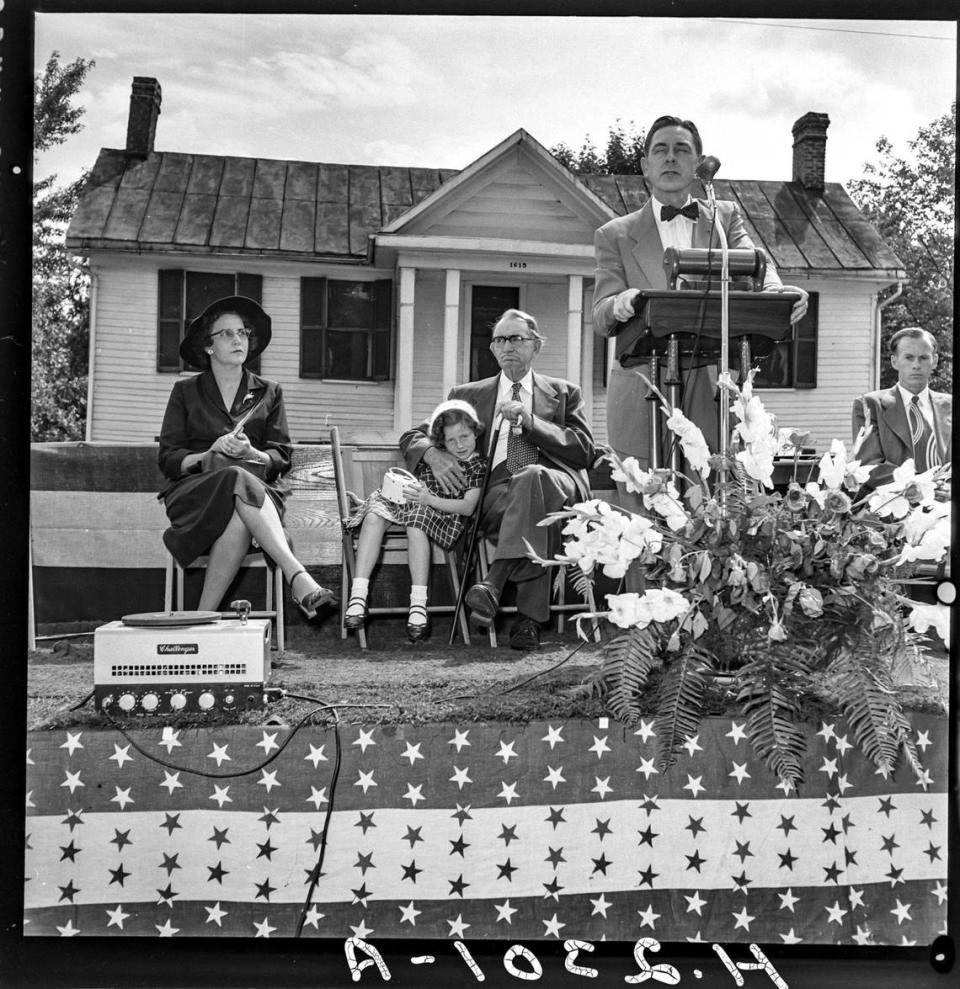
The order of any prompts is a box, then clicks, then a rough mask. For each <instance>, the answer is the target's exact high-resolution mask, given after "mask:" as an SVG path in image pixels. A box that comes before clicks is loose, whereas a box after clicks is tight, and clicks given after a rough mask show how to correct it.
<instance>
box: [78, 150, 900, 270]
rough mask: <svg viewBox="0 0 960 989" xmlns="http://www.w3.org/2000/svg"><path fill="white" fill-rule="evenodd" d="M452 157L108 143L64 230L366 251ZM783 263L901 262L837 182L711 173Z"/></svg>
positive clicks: (136, 244) (627, 197)
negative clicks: (410, 159)
mask: <svg viewBox="0 0 960 989" xmlns="http://www.w3.org/2000/svg"><path fill="white" fill-rule="evenodd" d="M458 174H460V173H459V172H458V171H456V170H451V169H433V168H402V167H387V166H375V165H343V164H327V163H321V162H303V161H287V160H281V159H266V158H237V157H227V156H217V155H191V154H182V153H177V152H168V151H153V152H151V153H150V154H149V155H148V156H147V157H146V158H145V159H142V158H136V157H131V156H129V155H128V154H126V153H125V152H124V151H122V150H116V149H109V148H104V149H102V150H101V151H100V155H99V157H98V158H97V162H96V164H95V165H94V167H93V170H92V171H91V173H90V175H89V177H88V180H87V182H86V185H85V186H84V190H83V193H82V195H81V198H80V203H79V205H78V208H77V211H76V213H75V214H74V216H73V219H72V220H71V223H70V226H69V230H68V232H67V244H68V246H69V247H71V248H73V249H74V250H79V251H87V250H93V249H112V250H129V251H138V252H142V251H164V252H189V253H192V254H253V255H263V256H270V257H275V258H298V259H303V260H331V261H342V262H351V263H364V262H365V261H367V260H368V258H369V243H370V238H371V237H373V236H375V235H376V234H377V232H378V231H380V230H381V229H382V228H383V227H385V226H387V225H388V224H389V223H391V222H392V221H394V220H396V219H397V218H398V217H400V216H402V214H404V213H405V212H407V210H409V209H410V208H411V207H414V206H416V205H417V204H418V203H420V202H421V201H422V200H424V199H425V198H426V197H427V196H429V195H430V194H431V193H433V192H434V191H435V190H437V189H438V188H439V187H440V186H441V185H442V184H443V183H444V182H446V181H447V180H449V179H451V178H452V177H454V176H456V175H458ZM576 177H577V178H578V179H579V180H580V181H581V182H582V183H583V184H584V185H585V186H587V188H588V189H589V190H590V191H591V192H593V193H594V194H595V195H596V196H598V197H599V198H600V199H601V200H602V201H603V202H604V203H605V204H606V205H607V206H608V207H609V208H610V210H611V211H612V213H613V214H624V213H628V212H630V211H632V210H635V209H639V208H640V206H642V205H643V204H644V203H645V202H646V200H647V198H648V191H647V188H646V185H645V183H644V180H643V178H642V177H641V176H639V175H587V174H577V175H576ZM715 188H716V194H717V198H719V199H732V200H734V201H735V202H736V203H738V205H739V207H740V211H741V213H742V215H743V218H744V222H745V224H746V227H747V230H748V232H749V233H750V235H751V237H752V238H753V239H754V242H755V243H756V244H757V245H758V246H763V247H765V248H766V249H767V251H768V252H769V254H770V256H771V257H772V258H773V260H774V263H775V264H776V265H777V267H778V268H779V269H781V270H794V271H797V270H801V271H802V270H804V269H808V270H817V271H828V272H829V271H835V272H838V273H839V272H862V273H868V272H876V271H883V272H885V273H887V274H889V275H890V276H892V277H903V270H902V269H903V265H902V263H901V262H900V260H899V259H898V258H897V256H896V255H895V254H894V253H893V252H892V251H891V250H890V249H889V247H887V245H886V244H885V243H884V241H883V240H882V238H881V237H880V234H879V233H878V232H877V229H876V228H875V227H874V226H873V224H872V223H871V222H870V221H868V220H867V219H866V218H865V217H864V216H863V215H862V214H861V213H860V211H859V210H858V209H857V207H856V206H855V205H854V203H853V201H852V200H851V199H850V197H849V196H848V195H847V193H846V191H845V190H844V188H843V186H841V185H840V184H839V183H827V185H826V187H825V188H824V190H823V192H822V194H820V193H817V192H814V191H811V190H807V189H804V188H803V186H801V185H800V184H799V183H796V182H758V181H740V180H727V181H719V180H718V181H716V182H715Z"/></svg>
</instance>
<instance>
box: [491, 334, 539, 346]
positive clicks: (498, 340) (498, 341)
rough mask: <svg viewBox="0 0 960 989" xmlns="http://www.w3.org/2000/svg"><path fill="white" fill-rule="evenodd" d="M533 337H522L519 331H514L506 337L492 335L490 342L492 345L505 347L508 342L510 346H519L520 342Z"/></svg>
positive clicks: (528, 340)
mask: <svg viewBox="0 0 960 989" xmlns="http://www.w3.org/2000/svg"><path fill="white" fill-rule="evenodd" d="M533 339H534V338H533V337H522V336H520V334H519V333H514V334H512V335H511V336H508V337H494V338H493V339H492V340H491V341H490V343H492V344H493V346H494V347H506V345H507V344H508V343H509V344H510V345H511V346H514V347H519V346H520V344H521V343H529V342H530V341H531V340H533Z"/></svg>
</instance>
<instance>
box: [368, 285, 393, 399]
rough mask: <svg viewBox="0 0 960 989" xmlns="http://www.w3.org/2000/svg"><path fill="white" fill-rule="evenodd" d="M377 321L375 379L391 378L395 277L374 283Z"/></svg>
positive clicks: (374, 350)
mask: <svg viewBox="0 0 960 989" xmlns="http://www.w3.org/2000/svg"><path fill="white" fill-rule="evenodd" d="M374 313H375V317H374V318H375V323H374V330H375V331H376V332H374V333H373V341H372V342H373V361H372V365H373V379H374V381H388V380H389V379H390V344H391V341H392V340H393V333H392V332H391V330H392V327H393V279H392V278H382V279H380V280H379V281H377V282H375V283H374Z"/></svg>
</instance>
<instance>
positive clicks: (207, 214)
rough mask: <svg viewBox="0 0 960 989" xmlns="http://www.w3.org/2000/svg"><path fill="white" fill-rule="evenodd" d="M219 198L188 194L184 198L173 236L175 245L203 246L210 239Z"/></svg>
mask: <svg viewBox="0 0 960 989" xmlns="http://www.w3.org/2000/svg"><path fill="white" fill-rule="evenodd" d="M216 206H217V197H216V196H214V195H212V194H208V193H203V194H201V193H189V192H188V193H187V194H186V195H185V196H184V197H183V206H182V207H181V209H180V220H179V222H178V223H177V229H176V231H175V233H174V235H173V241H174V243H175V244H184V245H188V244H190V245H194V246H202V245H205V244H206V243H207V240H208V239H209V237H210V227H211V226H212V224H213V212H214V210H215V209H216Z"/></svg>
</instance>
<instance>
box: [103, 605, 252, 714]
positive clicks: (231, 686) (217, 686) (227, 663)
mask: <svg viewBox="0 0 960 989" xmlns="http://www.w3.org/2000/svg"><path fill="white" fill-rule="evenodd" d="M269 677H270V621H269V620H268V619H265V618H251V619H248V620H247V621H245V622H244V621H240V620H234V619H227V620H220V621H213V622H207V623H203V624H196V625H183V624H180V625H176V626H162V625H159V626H152V627H151V626H136V625H130V624H126V623H124V622H122V621H116V622H109V623H108V624H106V625H101V626H100V627H99V628H98V629H97V630H96V631H95V632H94V638H93V684H94V687H93V691H94V702H95V705H96V709H97V710H98V711H104V710H110V711H114V712H115V711H119V712H121V713H123V714H180V713H183V712H201V713H204V712H205V713H215V712H218V711H237V710H244V709H247V708H259V707H263V706H264V705H265V704H266V697H265V695H264V691H265V688H266V686H267V682H268V680H269Z"/></svg>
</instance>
